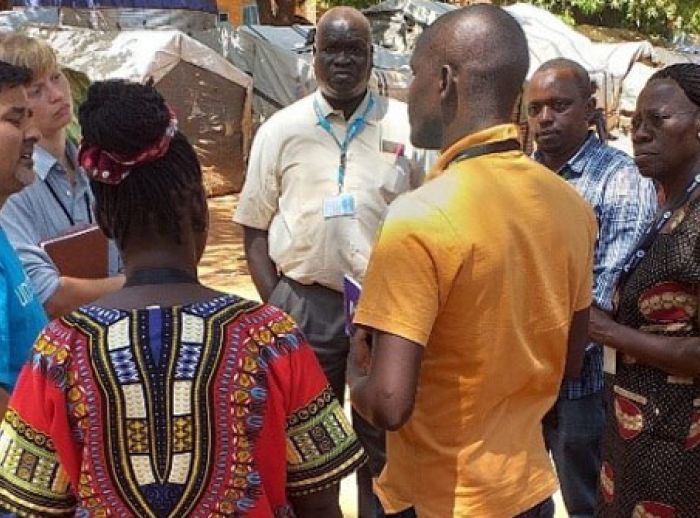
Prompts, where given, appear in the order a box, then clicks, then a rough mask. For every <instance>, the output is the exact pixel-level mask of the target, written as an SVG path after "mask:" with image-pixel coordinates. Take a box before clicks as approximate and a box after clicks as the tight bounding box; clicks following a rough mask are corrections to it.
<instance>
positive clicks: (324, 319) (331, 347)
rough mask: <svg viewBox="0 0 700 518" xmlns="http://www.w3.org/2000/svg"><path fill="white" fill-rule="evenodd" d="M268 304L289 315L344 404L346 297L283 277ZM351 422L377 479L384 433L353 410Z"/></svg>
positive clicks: (383, 453) (346, 356) (346, 346)
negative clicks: (344, 306)
mask: <svg viewBox="0 0 700 518" xmlns="http://www.w3.org/2000/svg"><path fill="white" fill-rule="evenodd" d="M268 303H270V304H272V305H273V306H277V307H278V308H280V309H283V310H284V311H286V312H287V313H289V314H290V315H291V316H292V318H294V320H295V321H296V323H297V325H298V326H299V329H301V330H302V332H303V333H304V335H305V336H306V339H307V340H308V342H309V344H311V347H312V349H313V350H314V352H315V353H316V357H317V358H318V361H319V363H320V364H321V367H322V368H323V371H324V372H325V373H326V377H327V378H328V382H329V383H330V385H331V388H332V389H333V392H334V393H335V395H336V397H337V398H338V400H339V401H340V402H341V404H342V403H344V401H345V368H346V365H347V358H348V351H349V348H350V341H349V339H348V337H347V336H346V335H345V314H344V311H343V295H342V294H341V293H339V292H337V291H335V290H331V289H330V288H326V287H325V286H321V285H320V284H311V285H305V284H300V283H298V282H296V281H294V280H292V279H289V278H288V277H284V276H283V277H282V278H281V279H280V281H279V282H278V283H277V286H275V289H274V290H273V291H272V293H271V294H270V298H269V300H268ZM352 423H353V427H354V428H355V432H356V433H357V436H358V437H359V438H360V441H361V442H362V445H363V447H364V448H365V451H366V452H367V455H368V456H369V463H368V466H369V471H370V474H371V476H373V477H377V476H379V474H380V473H381V470H382V469H383V468H384V462H385V459H386V455H385V445H384V432H383V431H382V430H378V429H376V428H374V427H373V426H372V425H371V424H369V423H368V422H367V421H365V420H364V419H363V418H362V417H361V416H360V415H358V414H357V413H356V412H354V411H353V415H352Z"/></svg>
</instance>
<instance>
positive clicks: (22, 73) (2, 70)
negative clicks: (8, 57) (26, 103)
mask: <svg viewBox="0 0 700 518" xmlns="http://www.w3.org/2000/svg"><path fill="white" fill-rule="evenodd" d="M31 80H32V72H31V71H30V70H29V69H28V68H24V67H18V66H15V65H11V64H10V63H7V62H6V61H0V89H2V88H14V87H16V86H22V85H27V84H29V82H30V81H31Z"/></svg>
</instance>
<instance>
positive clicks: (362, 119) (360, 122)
mask: <svg viewBox="0 0 700 518" xmlns="http://www.w3.org/2000/svg"><path fill="white" fill-rule="evenodd" d="M368 95H369V100H368V101H367V107H366V108H365V111H364V112H363V113H362V115H360V116H359V117H357V118H356V119H355V120H354V121H352V124H350V126H349V127H348V130H347V132H346V133H345V140H343V142H341V141H340V139H339V138H338V136H337V135H336V134H335V131H333V126H332V125H331V122H330V121H329V120H328V118H327V117H324V116H323V113H321V107H320V106H319V104H318V99H314V111H315V112H316V118H317V119H318V125H319V126H321V127H322V128H323V129H324V131H325V132H326V133H328V134H329V135H330V136H331V137H333V140H334V141H335V143H336V144H337V145H338V149H340V165H339V166H338V193H341V192H343V186H344V185H345V170H346V168H347V155H348V147H349V146H350V142H352V141H353V139H354V138H355V137H357V136H358V135H359V134H360V133H362V130H364V129H365V126H366V125H367V115H369V112H370V110H371V109H372V108H373V107H374V97H373V96H372V94H371V93H370V94H368Z"/></svg>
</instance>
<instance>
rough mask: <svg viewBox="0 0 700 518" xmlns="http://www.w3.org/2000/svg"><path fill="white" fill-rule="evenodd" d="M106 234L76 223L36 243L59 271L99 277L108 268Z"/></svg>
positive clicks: (100, 277) (105, 275) (71, 274)
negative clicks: (64, 230)
mask: <svg viewBox="0 0 700 518" xmlns="http://www.w3.org/2000/svg"><path fill="white" fill-rule="evenodd" d="M108 243H109V242H108V240H107V236H105V235H104V233H103V232H102V230H100V228H99V227H98V226H97V225H89V226H77V227H72V228H70V229H69V231H68V232H66V233H65V234H61V235H59V236H56V237H53V238H51V239H47V240H45V241H42V242H41V243H39V245H40V246H41V247H42V248H43V249H44V250H45V251H46V253H47V254H48V255H49V257H50V258H51V260H52V261H53V263H54V264H55V265H56V268H58V271H59V273H60V274H61V275H62V276H66V277H76V278H79V279H102V278H105V277H107V275H108V271H109V244H108Z"/></svg>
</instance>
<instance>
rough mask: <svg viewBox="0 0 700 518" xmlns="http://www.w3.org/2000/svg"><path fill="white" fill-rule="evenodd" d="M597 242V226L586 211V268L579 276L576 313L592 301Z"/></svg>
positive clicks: (591, 212)
mask: <svg viewBox="0 0 700 518" xmlns="http://www.w3.org/2000/svg"><path fill="white" fill-rule="evenodd" d="M597 240H598V224H597V223H596V220H595V216H594V215H593V211H590V210H589V211H588V241H589V243H590V245H589V247H588V257H587V258H586V259H587V260H586V266H585V270H584V271H583V275H582V276H581V285H580V287H579V290H578V297H577V298H576V308H575V310H576V311H582V310H584V309H586V308H587V307H588V306H590V305H591V302H592V300H593V256H594V254H595V246H596V241H597Z"/></svg>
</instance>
